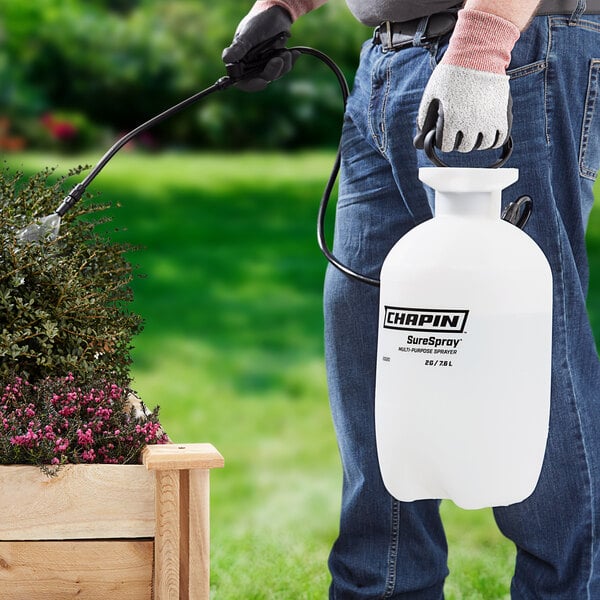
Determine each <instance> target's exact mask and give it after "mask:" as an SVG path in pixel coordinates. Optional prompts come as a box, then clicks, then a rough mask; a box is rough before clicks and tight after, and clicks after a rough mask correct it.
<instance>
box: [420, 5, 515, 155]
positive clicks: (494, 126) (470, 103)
mask: <svg viewBox="0 0 600 600" xmlns="http://www.w3.org/2000/svg"><path fill="white" fill-rule="evenodd" d="M519 35H520V32H519V29H518V27H517V26H516V25H514V24H513V23H512V22H510V21H507V20H506V19H503V18H501V17H498V16H496V15H493V14H490V13H486V12H482V11H477V10H467V9H463V10H461V11H459V13H458V21H457V23H456V28H455V30H454V33H453V34H452V38H451V39H450V44H449V46H448V50H447V51H446V54H445V55H444V57H443V58H442V60H441V61H440V63H439V64H438V65H437V67H436V68H435V69H434V71H433V73H432V75H431V77H430V79H429V82H428V83H427V86H426V87H425V91H424V93H423V98H422V100H421V104H420V106H419V114H418V117H417V126H418V130H417V136H416V137H415V140H414V143H415V146H416V147H417V148H423V143H424V140H425V136H426V134H427V133H428V132H429V131H430V130H431V129H435V131H436V133H435V145H436V147H437V148H439V149H441V150H442V151H443V152H450V151H452V150H458V151H459V152H470V151H471V150H485V149H488V148H498V147H500V146H502V144H503V143H504V142H505V141H506V140H507V139H508V136H509V135H510V129H511V126H512V101H511V97H510V87H509V83H508V79H509V78H508V76H507V75H506V68H507V67H508V65H509V63H510V53H511V52H512V49H513V46H514V44H515V42H516V41H517V39H518V38H519Z"/></svg>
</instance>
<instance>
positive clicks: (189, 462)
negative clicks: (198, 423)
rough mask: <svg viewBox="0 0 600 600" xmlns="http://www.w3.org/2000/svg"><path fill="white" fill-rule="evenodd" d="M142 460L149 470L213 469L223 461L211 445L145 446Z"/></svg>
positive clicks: (221, 464) (218, 466)
mask: <svg viewBox="0 0 600 600" xmlns="http://www.w3.org/2000/svg"><path fill="white" fill-rule="evenodd" d="M142 459H143V462H144V464H145V465H146V468H147V469H150V470H168V471H170V470H181V469H214V468H220V467H222V466H223V465H224V462H225V461H224V460H223V457H222V456H221V454H220V453H219V452H218V450H217V449H216V448H215V447H214V446H213V445H212V444H160V445H152V446H146V448H145V449H144V453H143V455H142Z"/></svg>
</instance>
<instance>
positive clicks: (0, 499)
mask: <svg viewBox="0 0 600 600" xmlns="http://www.w3.org/2000/svg"><path fill="white" fill-rule="evenodd" d="M154 479H155V478H154V474H153V473H149V472H148V471H147V470H146V468H145V467H144V466H143V465H67V466H65V467H63V468H62V469H61V470H60V471H59V473H58V475H57V476H56V477H48V476H46V475H44V474H43V473H42V472H41V471H40V470H39V469H38V468H37V467H32V466H0V514H1V515H2V519H0V540H61V539H97V538H102V539H104V538H136V537H141V538H147V537H153V536H154V486H155V482H154Z"/></svg>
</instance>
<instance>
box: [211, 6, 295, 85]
mask: <svg viewBox="0 0 600 600" xmlns="http://www.w3.org/2000/svg"><path fill="white" fill-rule="evenodd" d="M291 25H292V17H291V16H290V14H289V13H288V12H287V11H286V10H285V9H284V8H282V7H281V6H272V7H270V8H268V9H266V10H264V11H262V12H259V13H257V14H253V13H252V12H251V13H250V14H249V15H248V16H247V17H245V18H244V19H243V20H242V21H241V23H240V24H239V26H238V28H237V30H236V32H235V36H234V38H233V42H232V43H231V46H229V47H228V48H225V50H223V54H222V56H221V58H222V59H223V62H224V63H225V64H230V63H237V62H239V61H241V60H243V59H248V58H249V57H252V56H253V52H256V51H257V50H258V51H259V52H261V53H262V52H264V51H265V50H280V51H279V52H278V53H277V56H275V57H273V58H271V59H270V60H269V61H268V62H267V63H266V64H265V66H264V69H263V70H262V71H261V72H260V73H257V74H256V75H255V76H252V77H251V78H249V79H242V80H241V81H239V82H238V83H236V84H235V85H236V87H238V88H240V89H242V90H244V91H246V92H257V91H259V90H262V89H264V88H265V87H267V85H268V84H269V83H270V82H271V81H274V80H275V79H279V78H280V77H282V76H283V75H285V74H286V73H287V72H289V71H290V70H291V69H292V67H293V65H294V61H295V59H296V53H295V52H292V51H290V50H285V44H286V41H287V38H288V37H290V28H291ZM269 40H272V42H269Z"/></svg>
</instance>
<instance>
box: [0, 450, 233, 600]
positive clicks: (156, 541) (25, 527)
mask: <svg viewBox="0 0 600 600" xmlns="http://www.w3.org/2000/svg"><path fill="white" fill-rule="evenodd" d="M222 466H223V457H222V456H221V455H220V454H219V453H218V452H217V450H215V448H214V447H213V446H211V445H210V444H187V445H176V444H169V445H161V446H148V447H147V448H146V450H145V452H144V464H143V465H68V466H66V467H64V468H63V469H61V471H60V472H59V474H58V476H57V477H53V478H49V477H47V476H46V475H44V474H43V473H42V472H41V471H40V470H39V469H38V468H37V467H30V466H18V465H15V466H0V600H69V599H71V598H77V599H79V600H83V599H85V600H108V599H111V600H151V599H153V600H208V597H209V589H210V583H209V549H210V545H209V544H210V541H209V473H210V469H212V468H215V467H222Z"/></svg>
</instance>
